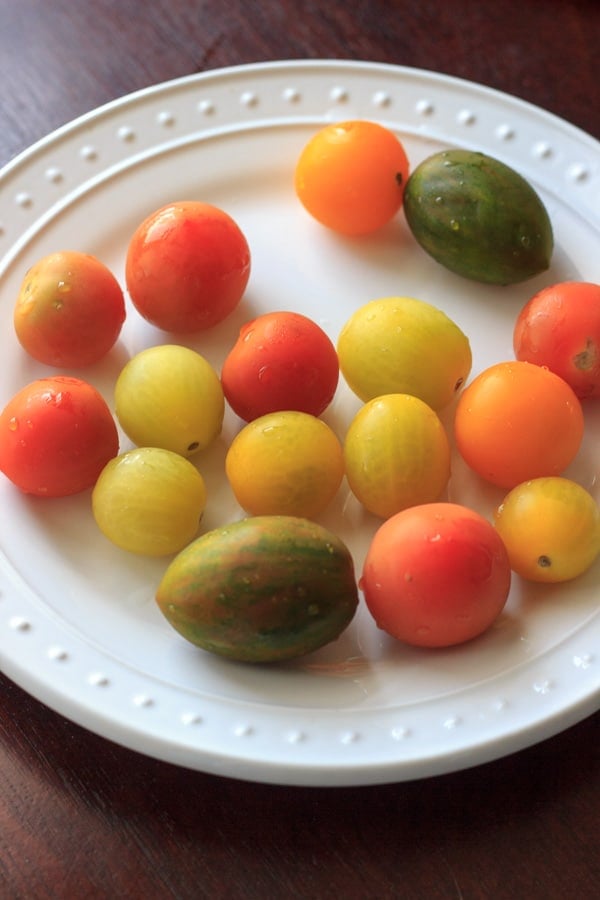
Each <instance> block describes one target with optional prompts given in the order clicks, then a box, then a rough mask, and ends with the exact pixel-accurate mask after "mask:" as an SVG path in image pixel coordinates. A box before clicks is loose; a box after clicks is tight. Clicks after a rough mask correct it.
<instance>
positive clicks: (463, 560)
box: [360, 503, 511, 647]
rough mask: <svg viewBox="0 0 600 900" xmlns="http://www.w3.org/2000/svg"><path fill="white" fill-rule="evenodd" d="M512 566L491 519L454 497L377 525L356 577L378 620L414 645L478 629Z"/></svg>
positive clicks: (495, 608)
mask: <svg viewBox="0 0 600 900" xmlns="http://www.w3.org/2000/svg"><path fill="white" fill-rule="evenodd" d="M510 582H511V570H510V564H509V561H508V553H507V551H506V548H505V546H504V544H503V542H502V540H501V538H500V537H499V535H498V533H497V532H496V530H495V529H494V527H493V525H492V524H491V523H490V522H488V521H487V519H484V518H483V516H480V515H479V514H478V513H476V512H474V511H473V510H471V509H468V508H467V507H465V506H461V505H460V504H455V503H427V504H424V505H421V506H413V507H411V508H410V509H406V510H403V511H402V512H400V513H397V514H396V515H395V516H392V517H391V518H390V519H387V520H386V521H385V522H384V523H383V525H381V526H380V528H379V529H378V530H377V531H376V532H375V535H374V537H373V540H372V541H371V545H370V547H369V549H368V552H367V556H366V559H365V563H364V568H363V574H362V578H361V581H360V587H361V588H362V590H363V592H364V596H365V601H366V603H367V606H368V608H369V611H370V612H371V614H372V615H373V617H374V619H375V621H376V623H377V625H378V626H379V627H380V628H382V629H383V630H384V631H386V632H387V633H388V634H390V635H392V637H395V638H397V639H398V640H401V641H403V642H405V643H407V644H412V645H414V646H417V647H448V646H451V645H453V644H460V643H463V642H464V641H468V640H471V639H472V638H474V637H476V636H477V635H479V634H482V633H483V632H484V631H485V630H486V629H487V628H489V627H490V625H492V623H493V622H494V621H495V620H496V619H497V617H498V616H499V615H500V613H501V611H502V609H503V608H504V605H505V603H506V600H507V598H508V594H509V590H510Z"/></svg>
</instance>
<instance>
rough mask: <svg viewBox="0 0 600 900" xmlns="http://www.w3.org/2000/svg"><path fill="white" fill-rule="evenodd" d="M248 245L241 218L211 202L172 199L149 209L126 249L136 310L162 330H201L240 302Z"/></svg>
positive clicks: (247, 274)
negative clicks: (240, 221) (154, 208)
mask: <svg viewBox="0 0 600 900" xmlns="http://www.w3.org/2000/svg"><path fill="white" fill-rule="evenodd" d="M249 277H250V249H249V246H248V242H247V240H246V238H245V236H244V234H243V233H242V231H241V229H240V228H239V226H238V225H237V223H236V222H235V221H234V220H233V219H232V218H231V216H229V215H228V214H227V213H226V212H224V211H223V210H221V209H219V208H218V207H215V206H211V205H210V204H208V203H201V202H196V201H191V200H190V201H182V202H177V203H171V204H169V205H167V206H163V207H161V208H160V209H158V210H156V211H155V212H153V213H152V214H151V215H149V216H148V217H147V218H146V219H145V220H144V221H143V222H142V223H141V224H140V225H139V226H138V227H137V229H136V230H135V232H134V234H133V236H132V238H131V240H130V242H129V245H128V249H127V257H126V262H125V280H126V283H127V289H128V291H129V295H130V297H131V300H132V302H133V304H134V306H135V307H136V309H137V310H138V312H139V313H140V314H141V315H142V316H143V317H144V318H145V319H147V320H148V321H149V322H151V323H152V324H154V325H156V326H157V327H158V328H161V329H163V330H164V331H171V332H180V333H192V332H196V331H203V330H205V329H207V328H211V327H213V326H214V325H216V324H218V323H219V322H221V321H222V320H223V319H225V318H226V317H227V316H228V315H229V314H230V313H231V312H233V310H234V309H235V307H236V306H237V305H238V303H239V302H240V300H241V298H242V296H243V294H244V291H245V289H246V285H247V283H248V279H249Z"/></svg>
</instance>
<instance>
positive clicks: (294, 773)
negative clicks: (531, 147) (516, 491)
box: [0, 59, 600, 786]
mask: <svg viewBox="0 0 600 900" xmlns="http://www.w3.org/2000/svg"><path fill="white" fill-rule="evenodd" d="M319 69H322V70H327V71H329V72H331V73H333V72H339V73H343V72H347V71H348V69H353V70H357V71H360V72H371V73H375V72H376V73H379V74H381V75H382V76H384V77H390V76H392V77H394V78H398V77H400V78H402V77H403V76H405V77H416V78H418V79H422V80H425V81H426V82H427V83H433V84H436V85H437V84H444V85H452V86H454V87H456V88H457V89H458V90H465V91H469V92H475V93H477V94H478V95H481V96H483V97H489V96H492V97H493V98H496V99H497V100H499V101H501V102H503V103H508V104H509V105H510V106H516V107H519V108H520V109H522V110H523V111H524V112H531V113H535V115H536V116H537V117H539V118H541V119H542V120H544V121H545V122H548V123H550V125H551V126H552V127H556V128H559V129H560V130H561V131H566V132H567V133H569V134H571V135H572V136H573V137H574V138H575V139H576V140H577V141H583V142H584V143H585V144H586V146H587V145H588V143H589V147H590V150H591V151H593V152H594V153H598V152H599V151H600V142H598V141H597V140H596V138H594V137H593V136H592V135H589V134H588V133H587V132H585V131H583V130H582V129H580V128H579V127H578V126H575V125H573V124H572V123H570V122H568V121H566V120H564V119H561V118H560V117H558V116H556V115H555V114H553V113H551V112H547V111H545V110H543V109H541V108H540V107H537V106H535V105H533V104H531V103H529V102H528V101H526V100H523V99H521V98H519V97H516V96H513V95H511V94H507V93H504V92H502V91H498V90H497V89H495V88H491V87H487V86H485V85H482V84H478V83H475V82H471V81H468V80H466V79H463V78H460V77H457V76H453V75H445V74H443V73H439V72H435V71H432V70H428V69H417V68H412V67H407V66H397V65H394V64H390V63H379V62H369V61H366V60H344V59H324V60H319V59H308V60H274V61H268V62H260V63H246V64H243V65H239V66H228V67H224V68H221V69H213V70H207V71H204V72H200V73H195V74H192V75H185V76H182V77H178V78H175V79H171V80H168V81H164V82H159V83H156V84H152V85H150V86H148V87H145V88H141V89H139V90H137V91H134V92H131V93H129V94H126V95H124V96H122V97H118V98H116V99H114V100H112V101H109V102H108V103H105V104H103V105H101V106H99V107H97V108H95V109H93V110H90V111H88V112H86V113H83V114H82V115H80V116H78V117H76V118H74V119H73V120H71V121H69V122H67V123H65V124H64V125H62V126H60V127H59V128H57V129H55V130H54V131H52V132H50V133H49V134H47V135H45V136H44V137H42V138H40V139H39V140H38V141H36V142H34V143H33V144H32V145H30V146H29V147H28V148H26V149H25V150H23V151H21V152H20V153H18V154H17V155H16V156H15V157H14V158H13V159H12V160H10V161H9V162H8V163H6V164H5V165H4V166H3V167H2V169H0V186H2V184H3V181H4V180H5V179H7V178H10V177H11V176H12V175H14V174H15V173H16V172H17V171H18V170H19V169H20V168H21V167H23V166H25V167H26V166H27V165H28V164H29V162H30V160H32V159H33V158H35V156H36V155H37V154H38V153H41V152H44V151H45V150H46V149H47V148H48V147H51V146H53V145H54V144H55V143H56V142H60V141H62V140H63V139H65V138H67V137H68V136H70V135H72V134H73V133H75V132H77V131H79V130H80V129H81V128H85V127H86V126H87V125H89V124H90V123H93V122H97V121H98V120H99V119H101V118H103V117H104V116H105V115H111V114H113V113H114V112H116V111H119V110H121V109H125V108H127V107H128V106H130V105H133V106H136V104H138V103H140V102H145V100H147V99H152V98H154V97H162V96H164V95H165V93H168V92H170V91H172V90H175V91H178V90H181V89H183V90H184V91H185V90H186V89H188V88H189V87H190V86H195V85H196V84H202V83H208V82H210V81H211V80H214V79H223V78H233V79H236V80H241V81H243V80H244V78H245V77H246V76H247V75H248V74H250V73H260V74H267V73H270V72H280V73H289V72H291V71H296V70H299V71H300V72H301V73H303V72H305V71H306V70H311V71H313V72H316V71H317V70H319ZM85 183H87V182H85ZM68 196H69V194H68V193H67V195H65V199H67V198H68ZM1 224H2V223H1V222H0V226H1ZM14 246H15V245H14V244H13V245H12V247H11V249H13V248H14ZM4 259H6V256H5V255H3V256H2V258H0V273H1V272H2V266H3V260H4ZM0 553H1V548H0ZM1 555H2V560H1V562H2V565H0V568H5V567H6V565H7V562H6V560H4V554H3V553H2V554H1ZM26 626H27V623H26V622H24V621H21V622H20V621H19V620H18V617H16V618H15V617H14V616H13V617H12V620H11V626H10V627H11V628H12V631H13V633H14V634H17V635H27V634H29V633H30V631H31V629H30V628H28V627H26ZM0 650H1V646H0ZM3 656H4V654H2V655H1V656H0V659H2V669H3V671H4V672H5V673H6V674H7V675H8V676H9V677H11V678H12V679H13V680H14V681H15V683H17V684H19V685H20V686H23V687H24V686H25V685H28V687H24V689H25V690H26V691H27V692H28V693H30V694H31V695H32V696H33V697H35V698H36V699H38V700H39V701H40V702H42V703H46V705H48V706H51V707H52V708H53V709H55V710H56V712H58V713H61V714H63V715H65V714H66V713H65V712H64V711H63V710H65V709H67V708H69V709H71V711H72V713H73V714H74V715H73V716H69V715H67V717H72V718H73V721H76V722H78V723H79V724H83V727H86V728H88V730H90V731H93V732H95V733H97V734H99V735H100V736H108V735H107V734H102V732H100V731H98V730H97V728H94V727H93V722H92V723H89V722H87V719H89V717H88V716H86V715H85V712H86V711H85V709H84V708H81V704H80V703H79V701H78V700H76V699H75V698H74V697H72V696H67V697H65V695H64V692H61V691H60V690H58V689H57V688H56V686H55V685H51V686H50V688H49V689H48V690H46V691H44V690H40V685H39V683H38V681H39V679H38V681H36V679H35V678H33V677H32V676H31V673H29V672H27V671H26V670H25V669H24V668H23V667H22V666H21V664H20V661H19V659H18V658H10V657H9V658H8V665H6V664H5V660H4V658H3ZM36 687H37V689H38V690H37V691H36V690H35V688H36ZM599 703H600V684H598V685H597V687H596V688H595V690H593V691H589V692H587V693H586V694H585V696H582V697H580V698H579V700H578V701H576V702H575V703H573V704H571V706H570V707H569V708H568V711H567V712H566V713H565V711H562V712H560V711H558V712H552V713H550V714H548V715H546V716H543V715H542V716H541V718H540V719H539V721H538V722H537V725H530V726H529V727H527V726H525V727H523V728H522V729H521V731H520V732H519V734H518V739H517V740H515V734H514V733H511V734H506V735H504V736H501V737H496V738H495V739H494V740H493V741H492V742H491V743H490V744H489V745H488V746H482V747H480V752H479V753H478V754H477V755H476V758H473V754H472V749H473V748H472V747H470V746H463V747H460V746H459V747H455V749H454V751H453V752H452V753H450V754H448V753H447V754H445V755H444V756H443V761H444V764H443V765H442V764H441V763H442V760H441V759H440V758H439V757H436V761H435V762H433V763H431V766H430V767H428V766H425V765H424V766H421V769H422V771H421V772H420V774H419V773H418V769H419V764H418V763H413V764H411V765H410V766H409V765H405V766H404V769H403V768H402V766H403V763H402V760H401V759H400V760H399V761H397V762H394V763H385V764H384V763H382V764H378V765H377V766H374V765H373V764H372V763H369V762H368V761H367V762H366V763H364V762H363V763H362V764H361V763H359V762H358V761H357V760H356V759H354V757H352V756H351V757H350V758H348V759H347V760H346V761H342V760H340V761H339V763H338V764H337V765H338V768H337V769H333V768H332V767H331V766H329V765H325V764H323V763H321V764H317V765H314V764H311V763H310V762H308V763H306V764H303V763H301V762H298V761H296V762H295V763H294V764H293V768H292V769H290V767H289V763H285V762H282V761H281V760H280V762H279V768H278V770H277V771H275V768H276V766H275V767H274V763H273V761H272V760H271V761H268V762H263V761H261V760H260V759H255V758H252V757H251V754H247V753H246V755H245V751H244V749H242V750H240V751H239V753H238V756H235V755H232V756H230V757H225V756H221V758H220V759H218V760H217V759H215V760H214V761H213V762H212V765H209V766H208V768H207V759H206V758H204V759H199V760H198V765H193V766H191V765H190V763H191V762H192V761H191V760H190V759H189V758H187V754H186V753H185V752H184V753H183V754H182V750H181V746H176V747H174V746H170V745H169V742H168V740H167V741H166V742H165V741H164V740H162V741H161V740H160V737H156V736H155V737H151V738H150V743H151V744H152V746H153V747H154V749H155V751H157V750H159V752H158V758H161V759H164V760H168V761H171V762H175V763H177V764H179V765H186V766H188V767H193V768H199V769H201V770H202V771H212V772H214V773H215V774H225V775H229V776H232V777H241V778H247V779H248V780H259V781H263V782H267V781H272V782H274V783H279V784H295V783H297V784H305V785H309V784H310V785H314V786H320V785H322V784H330V783H332V780H333V782H335V783H339V784H353V785H359V784H371V783H381V782H382V781H399V780H407V779H411V780H412V779H414V778H418V777H427V776H428V775H433V774H442V773H443V772H449V771H455V770H456V769H457V768H467V767H470V766H472V765H476V764H479V763H481V762H488V761H491V760H492V759H496V758H498V757H499V756H504V755H506V753H507V752H514V751H515V750H519V749H524V748H525V747H527V746H530V745H531V744H533V743H537V742H538V741H539V740H543V739H545V738H547V737H550V736H552V735H553V734H556V733H558V732H559V731H561V730H563V729H564V728H566V727H570V726H571V725H573V724H575V723H576V722H577V721H580V720H581V719H583V718H584V717H586V716H587V715H589V714H590V713H593V712H595V711H596V710H597V709H598V706H599ZM75 715H77V716H78V717H79V718H75ZM94 715H95V716H98V715H100V717H101V718H102V716H103V715H105V713H102V712H100V713H99V712H98V710H96V711H95V714H94ZM92 718H94V716H92ZM112 724H113V729H112V730H113V732H114V734H113V736H112V737H109V739H111V740H115V741H116V742H117V743H121V744H123V745H125V746H128V747H130V749H133V750H136V751H137V752H141V753H145V752H146V751H145V750H144V749H143V748H141V747H140V745H139V743H138V741H137V740H136V739H134V740H133V741H132V740H131V735H129V734H128V732H127V728H126V727H125V726H124V724H123V723H120V724H117V723H116V722H114V721H113V723H112ZM109 731H110V729H109ZM137 734H138V732H137V731H136V732H135V735H137ZM239 736H240V737H243V735H242V734H240V735H239ZM348 740H349V743H352V735H350V734H349V736H348ZM508 743H510V749H508V750H507V747H506V746H505V745H507V744H508ZM159 745H160V746H159ZM238 746H242V747H243V745H240V744H238ZM203 752H204V753H205V754H206V751H205V750H204V751H203V750H202V748H201V749H200V756H202V753H203ZM147 755H152V756H156V755H157V753H156V752H155V753H150V754H147ZM182 755H183V758H182Z"/></svg>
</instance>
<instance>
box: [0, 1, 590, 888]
mask: <svg viewBox="0 0 600 900" xmlns="http://www.w3.org/2000/svg"><path fill="white" fill-rule="evenodd" d="M599 44H600V4H598V2H597V0H496V2H494V3H482V2H480V0H453V2H447V0H423V2H415V0H369V2H364V0H357V2H354V3H349V2H336V0H331V2H329V3H321V2H318V0H306V2H298V3H294V2H291V0H264V2H259V0H229V2H227V3H223V2H221V0H203V2H198V0H155V2H145V0H94V2H93V3H92V2H91V0H51V2H48V0H18V2H17V0H0V85H1V89H2V99H1V101H0V104H1V105H0V165H3V164H5V163H6V162H8V161H9V160H10V159H11V158H12V157H13V156H15V155H16V154H17V153H19V152H20V151H22V150H23V149H25V148H26V147H27V146H28V145H30V144H31V143H32V142H34V141H36V140H37V139H39V138H41V137H43V136H44V135H45V134H47V133H49V132H51V131H52V130H54V129H55V128H56V127H58V126H60V125H62V124H63V123H65V122H67V121H69V120H71V119H73V118H74V117H76V116H78V115H80V114H82V113H84V112H87V111H88V110H91V109H93V108H95V107H96V106H98V105H100V104H103V103H105V102H107V101H110V100H112V99H114V98H116V97H120V96H122V95H124V94H127V93H129V92H131V91H134V90H137V89H140V88H144V87H146V86H148V85H150V84H153V83H157V82H160V81H163V80H166V79H172V78H176V77H179V76H183V75H186V74H189V73H195V72H201V71H204V70H208V69H213V68H217V67H221V66H228V65H235V64H240V63H250V62H256V61H261V60H272V59H278V58H280V59H283V58H290V59H291V58H309V57H312V58H321V57H323V58H324V57H335V58H348V59H365V60H373V61H381V62H388V63H396V64H402V65H408V66H415V67H419V68H425V69H432V70H437V71H439V72H442V73H447V74H450V75H456V76H461V77H463V78H467V79H470V80H473V81H477V82H481V83H483V84H485V85H488V86H491V87H494V88H498V89H500V90H503V91H505V92H507V93H510V94H514V95H516V96H518V97H521V98H523V99H525V100H528V101H530V102H532V103H535V104H537V105H539V106H541V107H544V108H545V109H547V110H549V111H551V112H553V113H555V114H557V115H559V116H561V117H563V118H565V119H567V120H568V121H570V122H571V123H573V124H574V125H577V126H579V127H580V128H582V129H584V130H586V131H587V132H589V133H591V134H592V135H594V136H595V137H596V138H600V73H599V69H598V48H599ZM1 514H2V510H0V515H1ZM599 655H600V652H599ZM598 726H599V718H598V716H597V715H596V716H594V717H591V718H588V719H586V720H585V721H582V722H580V723H579V724H577V725H575V726H573V727H571V728H570V729H568V730H567V731H565V732H563V733H561V734H558V735H557V736H555V737H553V738H551V739H549V740H546V741H544V742H543V743H540V744H538V745H537V746H534V747H531V748H529V749H526V750H524V751H522V752H520V753H517V754H514V755H512V756H510V757H507V758H504V759H501V760H499V761H496V762H492V763H487V764H485V765H480V766H478V767H476V768H473V769H470V770H468V771H463V772H458V773H455V774H450V775H444V776H439V777H434V778H430V779H427V780H423V781H419V782H407V783H400V784H392V785H386V786H376V787H351V788H331V789H327V788H299V787H295V788H286V787H279V786H269V785H261V784H254V783H244V782H241V781H237V780H234V779H227V778H219V777H216V776H211V775H205V774H202V773H198V772H191V771H187V770H185V769H181V768H178V767H176V766H174V765H171V764H167V763H163V762H159V761H154V760H152V759H148V758H146V757H144V756H142V755H138V754H137V753H135V752H133V751H130V750H127V749H123V748H122V747H119V746H117V745H115V744H113V743H111V742H109V741H107V740H106V739H104V738H102V737H98V736H96V735H94V734H91V733H89V732H87V731H86V730H84V729H83V728H81V727H79V726H78V725H76V724H73V723H71V722H69V721H67V720H65V719H64V718H62V717H61V716H60V715H58V714H56V713H54V712H52V711H51V710H49V709H48V708H46V707H45V706H44V705H42V704H41V703H39V702H38V701H36V700H34V699H32V698H31V697H29V696H28V695H27V694H26V693H25V692H24V691H23V690H21V689H20V688H19V687H17V686H16V685H15V684H13V683H12V682H11V681H10V680H9V679H8V678H6V677H5V676H4V675H0V897H2V898H7V900H12V898H15V900H17V898H21V900H36V898H77V900H81V898H96V897H98V898H103V897H107V898H130V897H131V898H137V897H144V898H163V897H164V898H171V897H173V898H204V897H206V898H211V900H212V898H223V900H225V898H227V900H234V898H257V900H258V898H261V900H263V898H292V897H295V898H307V900H308V898H330V897H331V898H333V897H352V898H354V897H357V898H373V900H386V898H406V900H436V898H448V900H450V898H457V900H476V898H484V900H503V898H506V900H522V898H523V900H524V898H545V900H563V898H564V900H566V898H577V900H588V898H589V900H591V898H592V897H596V896H598V892H599V891H600V858H599V846H598V825H599V810H600V767H599V765H598V761H599V754H598V744H599V737H600V733H599V727H598Z"/></svg>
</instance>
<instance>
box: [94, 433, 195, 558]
mask: <svg viewBox="0 0 600 900" xmlns="http://www.w3.org/2000/svg"><path fill="white" fill-rule="evenodd" d="M205 506H206V485H205V483H204V479H203V478H202V476H201V474H200V472H199V471H198V469H197V468H196V467H195V466H194V465H193V464H192V463H191V462H190V461H189V460H188V459H185V458H184V457H183V456H180V455H179V453H173V451H171V450H163V449H161V448H158V447H140V448H138V449H136V450H128V451H127V452H126V453H122V454H121V455H120V456H115V457H114V458H113V459H111V460H109V462H108V463H107V464H106V465H105V467H104V468H103V469H102V472H101V473H100V475H99V477H98V480H97V481H96V484H95V485H94V490H93V491H92V512H93V515H94V518H95V520H96V524H97V525H98V527H99V528H100V531H101V532H102V533H103V534H104V535H105V537H107V538H108V539H109V541H111V542H112V543H113V544H116V546H117V547H121V548H122V549H123V550H128V551H129V552H130V553H139V554H141V555H143V556H167V555H170V554H172V553H178V552H179V551H180V550H182V549H183V548H184V547H185V546H186V544H189V543H190V541H191V540H192V539H193V538H194V537H195V536H196V534H197V532H198V526H199V524H200V520H201V518H202V514H203V512H204V508H205Z"/></svg>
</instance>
